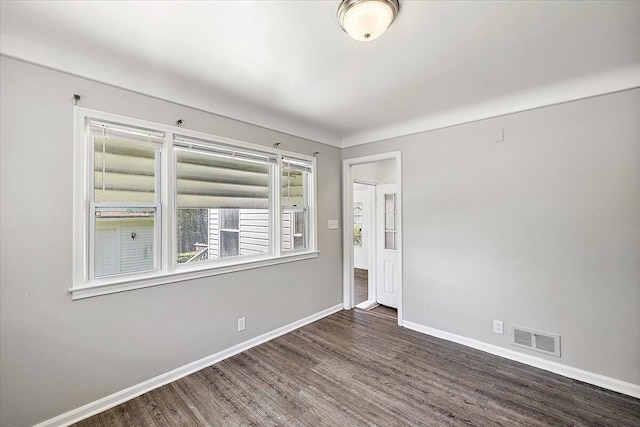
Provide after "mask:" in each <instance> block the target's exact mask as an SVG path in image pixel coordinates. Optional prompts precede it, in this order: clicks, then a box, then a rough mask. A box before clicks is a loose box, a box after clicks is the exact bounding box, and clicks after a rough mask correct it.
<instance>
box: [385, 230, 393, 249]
mask: <svg viewBox="0 0 640 427" xmlns="http://www.w3.org/2000/svg"><path fill="white" fill-rule="evenodd" d="M384 248H385V249H392V250H395V249H396V233H395V232H394V231H385V233H384Z"/></svg>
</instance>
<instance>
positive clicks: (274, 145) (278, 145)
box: [273, 142, 281, 148]
mask: <svg viewBox="0 0 640 427" xmlns="http://www.w3.org/2000/svg"><path fill="white" fill-rule="evenodd" d="M280 144H281V142H276V143H275V144H273V147H274V148H278V147H280Z"/></svg>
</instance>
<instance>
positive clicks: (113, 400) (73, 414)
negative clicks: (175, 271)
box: [34, 303, 343, 427]
mask: <svg viewBox="0 0 640 427" xmlns="http://www.w3.org/2000/svg"><path fill="white" fill-rule="evenodd" d="M342 309H343V307H342V303H340V304H337V305H334V306H333V307H329V308H327V309H326V310H322V311H320V312H318V313H315V314H312V315H311V316H308V317H305V318H304V319H300V320H298V321H295V322H293V323H290V324H288V325H285V326H283V327H281V328H278V329H275V330H273V331H270V332H267V333H265V334H262V335H260V336H257V337H255V338H252V339H250V340H247V341H245V342H242V343H240V344H236V345H234V346H233V347H229V348H228V349H226V350H222V351H219V352H218V353H215V354H212V355H210V356H207V357H204V358H202V359H200V360H196V361H195V362H191V363H188V364H186V365H184V366H181V367H179V368H176V369H174V370H172V371H169V372H167V373H165V374H161V375H158V376H157V377H154V378H151V379H149V380H147V381H144V382H141V383H140V384H136V385H134V386H131V387H129V388H126V389H124V390H121V391H118V392H116V393H113V394H112V395H109V396H107V397H103V398H102V399H99V400H96V401H94V402H91V403H88V404H86V405H84V406H81V407H79V408H76V409H73V410H71V411H69V412H65V413H64V414H62V415H58V416H57V417H54V418H51V419H49V420H47V421H43V422H41V423H40V424H37V425H36V426H34V427H53V426H56V427H58V426H68V425H70V424H73V423H77V422H78V421H82V420H84V419H86V418H89V417H90V416H92V415H95V414H99V413H100V412H103V411H106V410H107V409H111V408H113V407H114V406H117V405H119V404H121V403H124V402H126V401H128V400H131V399H133V398H134V397H138V396H140V395H141V394H144V393H147V392H149V391H151V390H153V389H156V388H158V387H161V386H163V385H165V384H168V383H170V382H173V381H176V380H178V379H180V378H182V377H186V376H187V375H189V374H192V373H194V372H197V371H199V370H201V369H204V368H206V367H209V366H211V365H215V364H216V363H218V362H220V361H222V360H224V359H227V358H229V357H231V356H234V355H236V354H238V353H242V352H243V351H245V350H248V349H250V348H252V347H255V346H257V345H260V344H262V343H265V342H267V341H270V340H272V339H274V338H277V337H279V336H280V335H284V334H286V333H288V332H291V331H294V330H296V329H298V328H300V327H302V326H304V325H307V324H309V323H312V322H315V321H316V320H319V319H322V318H323V317H326V316H329V315H330V314H333V313H336V312H338V311H340V310H342Z"/></svg>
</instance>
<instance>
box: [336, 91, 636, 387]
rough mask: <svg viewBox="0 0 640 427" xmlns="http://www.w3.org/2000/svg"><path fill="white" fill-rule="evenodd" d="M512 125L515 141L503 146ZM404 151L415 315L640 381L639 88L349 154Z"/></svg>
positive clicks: (406, 269)
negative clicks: (557, 342)
mask: <svg viewBox="0 0 640 427" xmlns="http://www.w3.org/2000/svg"><path fill="white" fill-rule="evenodd" d="M502 128H504V134H505V140H504V141H503V142H494V141H495V140H496V139H498V138H497V136H498V135H499V132H497V131H498V130H499V129H502ZM392 150H402V167H403V170H402V191H403V209H404V211H403V212H404V214H403V220H404V223H403V230H404V239H403V241H404V247H403V250H404V252H403V253H404V265H403V278H404V287H403V302H404V320H408V321H411V322H415V323H418V324H420V325H424V326H428V327H431V328H436V329H439V330H442V331H446V332H450V333H453V334H458V335H461V336H464V337H469V338H473V339H476V340H480V341H483V342H486V343H489V344H493V345H497V346H501V347H507V348H510V349H512V350H516V351H522V352H527V350H518V349H517V347H513V346H509V345H508V339H507V335H496V334H493V333H492V321H493V319H498V320H503V321H504V322H505V329H506V324H507V323H515V324H519V325H521V326H527V327H531V328H535V329H540V330H543V331H548V332H556V333H560V334H561V335H562V358H561V359H557V358H554V357H551V356H546V355H542V354H540V353H529V354H533V355H536V356H539V357H543V358H547V359H549V360H553V361H556V362H559V363H562V364H566V365H569V366H573V367H576V368H579V369H584V370H587V371H591V372H595V373H599V374H602V375H606V376H609V377H613V378H617V379H620V380H623V381H627V382H630V383H633V384H640V328H639V327H638V326H639V325H640V90H633V91H626V92H622V93H617V94H612V95H607V96H601V97H597V98H593V99H587V100H583V101H578V102H571V103H567V104H563V105H558V106H553V107H548V108H542V109H538V110H534V111H529V112H524V113H519V114H512V115H509V116H504V117H500V118H495V119H490V120H484V121H480V122H476V123H471V124H466V125H461V126H455V127H452V128H447V129H442V130H437V131H432V132H425V133H420V134H415V135H410V136H406V137H401V138H394V139H391V140H387V141H382V142H379V143H374V144H368V145H365V146H359V147H353V148H349V149H345V150H343V158H352V157H359V156H364V155H369V154H375V153H381V152H386V151H392Z"/></svg>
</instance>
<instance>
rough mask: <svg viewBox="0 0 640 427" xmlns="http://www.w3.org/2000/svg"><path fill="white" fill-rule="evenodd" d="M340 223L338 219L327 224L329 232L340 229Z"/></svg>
mask: <svg viewBox="0 0 640 427" xmlns="http://www.w3.org/2000/svg"><path fill="white" fill-rule="evenodd" d="M339 221H340V220H337V219H330V220H329V221H328V224H327V226H328V228H329V230H335V229H336V228H340V222H339Z"/></svg>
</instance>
